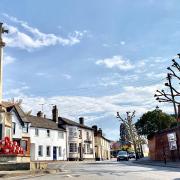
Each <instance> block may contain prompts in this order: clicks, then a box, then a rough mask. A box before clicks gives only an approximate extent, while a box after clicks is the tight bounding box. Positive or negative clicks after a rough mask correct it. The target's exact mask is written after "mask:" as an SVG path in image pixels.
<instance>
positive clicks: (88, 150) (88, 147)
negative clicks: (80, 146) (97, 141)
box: [86, 144, 91, 154]
mask: <svg viewBox="0 0 180 180" xmlns="http://www.w3.org/2000/svg"><path fill="white" fill-rule="evenodd" d="M86 147H87V149H86V150H87V151H86V152H87V154H90V153H91V149H90V144H87V145H86Z"/></svg>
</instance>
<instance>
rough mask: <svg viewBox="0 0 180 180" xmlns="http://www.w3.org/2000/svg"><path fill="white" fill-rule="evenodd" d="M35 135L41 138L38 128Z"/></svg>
mask: <svg viewBox="0 0 180 180" xmlns="http://www.w3.org/2000/svg"><path fill="white" fill-rule="evenodd" d="M35 135H36V136H39V129H38V128H35Z"/></svg>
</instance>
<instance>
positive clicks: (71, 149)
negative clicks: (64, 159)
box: [69, 143, 77, 153]
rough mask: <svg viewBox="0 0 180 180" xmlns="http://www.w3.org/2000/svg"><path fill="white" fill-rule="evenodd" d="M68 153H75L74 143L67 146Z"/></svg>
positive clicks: (75, 146)
mask: <svg viewBox="0 0 180 180" xmlns="http://www.w3.org/2000/svg"><path fill="white" fill-rule="evenodd" d="M69 152H74V153H75V152H77V144H76V143H70V144H69Z"/></svg>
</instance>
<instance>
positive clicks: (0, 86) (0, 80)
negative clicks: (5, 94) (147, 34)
mask: <svg viewBox="0 0 180 180" xmlns="http://www.w3.org/2000/svg"><path fill="white" fill-rule="evenodd" d="M3 33H8V30H7V29H5V28H4V27H3V23H1V22H0V104H1V103H2V91H3V48H4V46H5V42H3V39H2V34H3Z"/></svg>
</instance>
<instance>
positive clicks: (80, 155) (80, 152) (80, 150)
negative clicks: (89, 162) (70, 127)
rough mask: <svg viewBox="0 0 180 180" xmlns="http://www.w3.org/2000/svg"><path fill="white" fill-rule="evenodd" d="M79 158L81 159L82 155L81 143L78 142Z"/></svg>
mask: <svg viewBox="0 0 180 180" xmlns="http://www.w3.org/2000/svg"><path fill="white" fill-rule="evenodd" d="M79 158H80V159H81V160H82V158H83V156H82V144H81V143H79Z"/></svg>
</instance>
